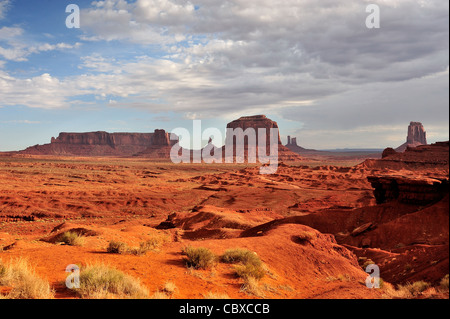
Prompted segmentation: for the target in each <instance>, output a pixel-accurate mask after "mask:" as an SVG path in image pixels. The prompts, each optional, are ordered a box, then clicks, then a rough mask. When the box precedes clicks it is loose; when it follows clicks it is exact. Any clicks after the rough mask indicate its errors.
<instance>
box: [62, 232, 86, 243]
mask: <svg viewBox="0 0 450 319" xmlns="http://www.w3.org/2000/svg"><path fill="white" fill-rule="evenodd" d="M56 241H57V242H63V243H65V244H66V245H70V246H83V245H84V237H83V236H82V235H80V234H78V233H75V232H71V231H66V232H64V233H62V234H60V235H59V236H58V237H57V238H56Z"/></svg>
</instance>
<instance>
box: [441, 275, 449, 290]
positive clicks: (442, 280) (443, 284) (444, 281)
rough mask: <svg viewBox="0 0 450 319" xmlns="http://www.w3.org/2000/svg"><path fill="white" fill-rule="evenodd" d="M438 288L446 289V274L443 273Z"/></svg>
mask: <svg viewBox="0 0 450 319" xmlns="http://www.w3.org/2000/svg"><path fill="white" fill-rule="evenodd" d="M440 288H441V289H442V290H444V291H448V274H447V275H445V276H444V277H443V278H442V279H441V282H440Z"/></svg>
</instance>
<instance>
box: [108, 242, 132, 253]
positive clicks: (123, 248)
mask: <svg viewBox="0 0 450 319" xmlns="http://www.w3.org/2000/svg"><path fill="white" fill-rule="evenodd" d="M128 250H129V248H128V245H127V244H125V243H123V242H120V241H115V240H113V241H110V242H109V244H108V247H107V248H106V251H107V252H108V253H111V254H126V253H127V252H128Z"/></svg>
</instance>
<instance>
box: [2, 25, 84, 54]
mask: <svg viewBox="0 0 450 319" xmlns="http://www.w3.org/2000/svg"><path fill="white" fill-rule="evenodd" d="M24 32H25V31H24V30H23V29H22V28H21V27H2V28H0V56H1V57H3V58H4V59H6V60H10V61H18V62H21V61H27V59H28V57H29V56H30V55H31V54H38V53H41V52H47V51H53V50H66V49H75V48H78V47H80V45H81V43H80V42H77V43H75V44H68V43H64V42H60V43H56V44H50V43H29V42H28V41H26V40H25V39H23V37H22V35H23V34H24Z"/></svg>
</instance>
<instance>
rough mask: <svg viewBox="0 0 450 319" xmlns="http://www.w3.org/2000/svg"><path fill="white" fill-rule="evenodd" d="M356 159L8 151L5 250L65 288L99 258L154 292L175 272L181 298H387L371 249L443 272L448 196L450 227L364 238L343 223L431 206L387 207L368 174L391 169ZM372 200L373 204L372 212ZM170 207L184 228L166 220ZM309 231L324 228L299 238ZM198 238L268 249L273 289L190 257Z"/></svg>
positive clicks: (419, 269) (65, 293)
mask: <svg viewBox="0 0 450 319" xmlns="http://www.w3.org/2000/svg"><path fill="white" fill-rule="evenodd" d="M355 164H357V162H356V161H355V160H346V161H342V160H341V162H340V163H339V166H337V165H335V163H331V162H327V163H320V164H318V163H317V161H314V162H308V161H303V162H301V163H289V165H285V164H282V165H280V167H279V169H278V171H277V173H276V174H273V175H260V174H259V173H258V172H259V168H258V167H255V166H252V165H249V166H246V165H243V164H240V165H237V164H229V165H224V164H213V165H199V164H181V165H175V164H172V163H169V162H167V161H150V160H144V159H120V158H69V157H37V156H34V157H33V156H28V157H6V156H4V157H0V247H1V248H3V250H2V251H1V252H0V259H1V260H2V261H4V262H6V261H8V260H11V259H14V258H17V257H24V258H26V259H27V260H29V262H30V263H31V264H32V265H33V266H34V267H35V269H36V272H37V273H38V274H39V276H41V277H42V278H44V279H46V280H48V281H49V282H50V283H51V286H52V287H53V288H54V289H55V291H56V294H55V297H56V298H78V296H77V295H76V294H74V293H73V291H71V290H69V289H67V288H66V287H65V285H64V280H65V278H66V277H67V273H66V272H65V268H66V266H67V265H69V264H77V265H87V264H92V263H97V262H101V263H105V264H107V265H110V266H113V267H115V268H117V269H119V270H122V271H123V272H125V273H127V274H129V275H131V276H133V277H135V278H138V279H139V280H140V281H141V283H142V284H143V285H145V286H146V287H147V288H148V290H149V291H150V293H153V292H156V291H158V290H159V289H161V288H162V287H163V286H164V284H165V283H166V282H173V283H174V284H175V285H176V287H177V290H176V292H175V293H174V294H173V295H172V297H173V298H204V296H205V295H206V294H208V293H210V292H211V293H216V294H226V295H228V296H229V297H230V298H262V297H264V298H382V295H383V293H382V291H380V290H377V289H368V288H367V287H366V286H365V278H366V277H367V275H368V274H367V273H366V272H365V271H364V270H363V268H362V267H361V260H363V259H364V258H369V257H370V258H372V259H373V260H374V261H376V262H377V263H380V264H382V265H383V266H384V267H385V268H382V274H383V273H385V274H386V276H387V277H388V278H389V280H390V281H392V282H401V281H402V280H406V279H408V278H413V279H414V280H421V279H423V278H426V279H429V280H430V281H435V282H436V281H437V279H438V278H441V277H442V276H443V275H445V274H446V273H448V206H447V208H445V206H443V205H444V204H445V203H444V204H440V205H441V206H442V207H441V206H437V208H430V209H431V210H432V209H434V210H435V211H434V212H435V216H436V217H435V218H440V219H439V221H440V223H441V224H442V223H443V225H444V226H445V225H446V226H447V231H446V232H445V230H442V229H441V228H439V229H436V228H433V229H432V231H433V232H441V234H437V235H436V236H437V237H436V236H432V238H431V237H430V238H429V239H428V240H426V241H425V242H421V243H416V244H414V243H411V245H408V243H407V244H406V247H405V243H402V245H403V246H399V245H398V244H399V242H398V241H399V240H400V239H398V238H397V239H396V241H397V242H388V243H386V242H383V245H384V247H383V250H380V249H378V247H373V248H372V249H364V248H362V247H361V246H360V245H359V244H358V242H355V241H354V240H353V241H351V240H350V239H351V237H349V236H344V235H342V233H345V232H346V231H348V229H352V227H353V228H354V227H356V226H357V225H360V224H361V220H363V219H364V218H363V217H361V216H372V217H373V219H376V218H379V215H380V214H382V213H380V212H384V213H383V214H384V216H390V217H389V218H387V220H384V221H383V222H385V223H388V222H391V223H394V224H395V222H397V221H398V218H400V217H401V216H403V217H404V216H406V215H408V216H409V215H411V214H412V213H417V211H419V212H421V209H422V208H417V207H409V208H408V207H402V210H401V211H400V213H397V215H395V214H393V213H390V212H391V211H392V207H391V208H389V207H387V208H386V207H384V206H383V207H384V208H383V209H381V208H378V207H380V206H379V205H376V203H375V198H374V196H373V193H372V187H371V185H370V183H369V182H368V181H367V176H369V175H373V174H375V173H379V171H380V170H379V169H378V168H376V169H375V168H373V169H371V168H366V167H363V166H357V165H356V166H355ZM382 173H383V174H386V173H396V174H399V171H398V170H397V171H395V172H392V171H390V170H385V171H383V172H382ZM401 173H402V174H409V173H410V172H407V171H404V172H401ZM447 174H448V171H447ZM447 205H448V198H447ZM367 207H369V210H370V209H371V211H372V213H370V214H369V215H363V214H362V211H363V210H365V209H366V208H367ZM374 207H376V208H374ZM394 210H395V209H394ZM397 211H398V209H397ZM337 212H339V213H337ZM436 212H437V213H436ZM426 213H427V211H425V213H423V212H422V214H426ZM358 214H360V215H358ZM170 215H171V216H172V217H170V218H172V219H173V220H174V228H169V229H159V227H157V226H158V225H160V223H161V222H164V221H166V220H167V218H168V217H169V216H170ZM352 216H353V217H352ZM355 216H359V217H358V218H356V217H355ZM377 216H378V217H377ZM411 216H412V215H411ZM417 216H420V213H419V215H416V217H415V218H419V217H417ZM427 216H428V215H427ZM372 217H371V218H372ZM170 218H169V220H172V219H170ZM289 218H291V219H289ZM292 218H293V219H292ZM330 220H331V221H333V222H331V223H330ZM408 220H409V219H408ZM273 221H283V222H280V223H273ZM271 222H272V223H271ZM432 222H433V221H430V223H432ZM445 222H446V223H447V224H445ZM403 224H408V221H403ZM403 224H402V225H403ZM262 225H267V226H264V227H263V226H262ZM333 225H334V226H333ZM386 225H387V226H386V227H388V228H387V229H391V228H389V227H391V226H389V225H391V224H386ZM257 227H260V229H259V228H257ZM252 229H255V231H252ZM378 229H380V228H378ZM381 229H383V228H381ZM67 230H77V231H78V232H82V233H83V234H85V237H84V238H85V240H84V243H83V245H82V246H69V245H63V244H60V243H57V242H55V241H54V240H52V239H54V237H55V235H57V234H60V233H62V232H64V231H67ZM416 231H417V229H416V228H414V227H413V226H410V227H409V228H408V232H411V233H414V232H416ZM430 231H431V230H430ZM305 232H308V233H310V234H312V239H311V240H310V241H308V242H302V241H299V240H298V238H299V235H300V234H303V233H305ZM374 234H375V233H374ZM439 235H440V237H439ZM377 236H382V235H377ZM422 237H423V236H422ZM152 238H165V239H166V242H165V243H164V244H163V245H162V246H161V247H159V248H158V249H156V250H152V251H149V252H147V253H146V254H145V255H142V256H134V255H129V254H124V255H121V254H112V253H107V251H106V247H107V246H108V243H109V242H110V241H113V240H116V241H122V242H125V243H127V244H128V245H129V246H135V247H136V246H139V243H140V242H143V241H146V240H149V239H152ZM377 238H378V237H377ZM439 238H440V239H441V240H439ZM373 240H375V239H373ZM188 245H192V246H194V247H207V248H209V249H211V250H212V251H213V252H214V253H215V254H217V255H221V254H223V252H224V251H225V250H226V249H230V248H237V247H239V248H247V249H250V250H252V251H254V252H256V254H257V255H258V256H259V257H260V258H261V260H262V261H263V262H264V264H265V265H266V267H267V269H266V272H267V274H266V276H265V277H264V278H263V279H262V280H261V282H260V286H261V289H262V290H261V291H262V293H261V294H260V295H258V296H255V295H252V294H249V293H248V292H246V291H243V290H242V289H241V288H242V283H243V280H242V279H240V278H237V277H236V276H235V274H234V271H233V265H229V264H224V263H220V262H219V263H217V264H216V265H215V266H214V267H213V268H212V269H208V270H192V269H188V268H187V267H186V265H185V263H184V261H183V257H184V256H183V255H182V254H181V252H182V249H183V248H184V247H186V246H188ZM420 245H422V246H420ZM397 246H398V247H397ZM442 247H443V248H442ZM445 248H446V250H445ZM395 249H396V250H395ZM424 251H425V252H426V251H428V252H431V253H430V255H427V254H424ZM381 252H382V253H381ZM431 255H432V257H430V256H431ZM358 257H359V259H358ZM361 257H363V258H361ZM414 258H415V259H414ZM399 262H400V263H401V264H403V265H404V264H405V263H408V262H410V265H409V267H408V272H410V271H411V270H413V271H414V272H413V273H405V274H403V277H402V276H400V277H399V276H397V275H396V274H399V273H401V271H394V270H393V269H395V267H399ZM431 262H432V263H431ZM430 263H431V264H430ZM445 267H446V268H445ZM402 271H403V270H402ZM414 274H415V275H414ZM417 274H423V276H421V275H417ZM413 275H414V276H413ZM382 277H383V275H382ZM0 288H1V289H3V290H5V289H8V287H0ZM447 297H448V296H447Z"/></svg>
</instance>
